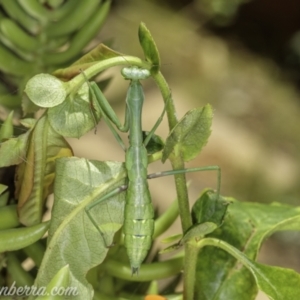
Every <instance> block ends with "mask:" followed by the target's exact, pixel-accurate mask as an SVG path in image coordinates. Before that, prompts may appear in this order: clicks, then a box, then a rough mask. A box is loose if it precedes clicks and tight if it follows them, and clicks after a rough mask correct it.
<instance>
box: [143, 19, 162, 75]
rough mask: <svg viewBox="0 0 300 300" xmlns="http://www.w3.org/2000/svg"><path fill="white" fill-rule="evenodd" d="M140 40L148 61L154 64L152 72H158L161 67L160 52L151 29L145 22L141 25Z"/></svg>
mask: <svg viewBox="0 0 300 300" xmlns="http://www.w3.org/2000/svg"><path fill="white" fill-rule="evenodd" d="M139 41H140V45H141V47H142V48H143V51H144V55H145V58H146V61H148V62H150V63H151V64H152V67H151V73H157V72H158V71H159V67H160V57H159V52H158V49H157V47H156V44H155V42H154V39H153V37H152V35H151V33H150V31H149V30H148V28H147V27H146V25H145V24H144V23H141V24H140V26H139Z"/></svg>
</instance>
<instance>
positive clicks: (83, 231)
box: [36, 157, 126, 300]
mask: <svg viewBox="0 0 300 300" xmlns="http://www.w3.org/2000/svg"><path fill="white" fill-rule="evenodd" d="M56 173H57V175H56V180H55V190H54V196H55V202H54V207H53V211H52V222H51V227H50V230H49V237H48V247H47V250H46V253H45V256H44V259H43V262H42V265H41V267H40V269H39V273H38V276H37V279H36V284H37V286H38V287H40V286H47V284H48V283H49V282H50V281H51V279H52V277H53V276H54V275H55V274H56V273H57V272H58V270H60V269H61V268H62V267H63V266H65V265H66V264H68V265H69V266H70V286H72V287H77V288H78V293H79V295H78V296H77V297H73V298H72V299H87V300H88V299H92V288H91V286H90V285H89V284H88V282H87V281H86V278H85V276H86V274H87V272H88V271H89V270H90V269H91V268H93V267H95V266H96V265H98V264H100V263H101V262H102V261H103V260H104V258H105V257H106V254H107V251H108V248H107V247H106V245H107V244H108V245H109V244H112V240H113V235H114V233H115V232H116V231H117V230H119V229H120V227H121V226H122V224H123V218H124V196H125V195H124V193H120V194H118V195H117V196H115V197H112V198H110V199H108V200H106V201H103V202H101V203H100V204H99V205H97V206H95V207H94V208H93V209H92V210H91V211H90V212H91V213H92V215H93V216H94V217H95V219H96V220H97V221H98V222H99V223H98V224H99V226H100V228H101V229H102V231H103V233H104V236H105V242H106V243H105V242H104V240H103V238H102V237H101V235H100V234H99V232H98V231H97V229H96V228H95V226H94V225H93V224H92V222H91V220H90V219H89V218H88V216H87V214H86V212H85V207H86V206H87V205H88V204H90V203H92V202H94V201H97V200H99V199H100V198H102V197H103V195H104V194H105V193H107V192H108V190H112V189H114V188H116V187H119V186H120V185H122V184H124V179H125V177H126V172H125V169H124V165H123V164H122V163H119V162H99V161H89V160H87V159H83V158H76V157H72V158H62V159H59V160H58V161H57V164H56Z"/></svg>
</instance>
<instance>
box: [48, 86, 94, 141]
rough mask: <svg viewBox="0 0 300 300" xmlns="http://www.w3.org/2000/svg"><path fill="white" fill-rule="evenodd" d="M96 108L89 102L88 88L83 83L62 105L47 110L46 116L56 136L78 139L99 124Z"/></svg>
mask: <svg viewBox="0 0 300 300" xmlns="http://www.w3.org/2000/svg"><path fill="white" fill-rule="evenodd" d="M96 108H97V106H95V109H94V107H92V103H91V102H90V101H89V87H88V85H87V84H86V83H85V84H83V85H82V87H81V88H80V89H79V90H78V92H77V93H76V94H75V95H72V94H70V95H69V96H68V97H67V98H66V101H64V102H63V103H62V104H60V105H57V106H55V107H52V108H49V109H48V111H47V115H48V118H49V123H50V125H51V126H52V128H53V129H54V130H55V131H56V132H57V133H58V134H60V135H62V136H64V137H74V138H80V137H81V136H82V135H84V134H85V133H87V132H88V131H90V130H91V129H92V128H93V127H95V126H96V125H97V123H98V122H99V120H100V112H99V111H97V110H96Z"/></svg>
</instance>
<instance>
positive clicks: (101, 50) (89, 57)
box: [52, 44, 124, 81]
mask: <svg viewBox="0 0 300 300" xmlns="http://www.w3.org/2000/svg"><path fill="white" fill-rule="evenodd" d="M118 56H124V54H122V53H119V52H117V51H115V50H113V49H111V48H109V47H107V46H105V45H104V44H99V45H97V46H96V47H95V48H93V49H92V50H91V51H90V52H88V53H86V54H85V55H84V56H82V57H81V58H80V59H79V60H77V61H75V62H74V63H73V64H72V65H71V66H70V67H68V68H65V69H59V70H56V71H55V72H53V73H52V74H53V75H54V76H56V77H57V78H60V79H61V80H63V81H68V80H70V79H72V78H73V77H75V76H77V75H78V74H79V73H80V70H83V71H84V70H86V69H88V68H89V67H91V66H93V65H94V64H95V63H98V62H100V61H104V60H106V59H109V58H113V57H118Z"/></svg>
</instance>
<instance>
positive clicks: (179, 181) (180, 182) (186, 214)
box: [152, 72, 198, 300]
mask: <svg viewBox="0 0 300 300" xmlns="http://www.w3.org/2000/svg"><path fill="white" fill-rule="evenodd" d="M152 76H153V79H154V80H155V82H156V84H157V85H158V87H159V89H160V91H161V94H162V96H163V99H164V102H165V105H166V113H167V117H168V122H169V128H170V131H171V130H172V129H173V128H174V127H175V126H176V124H177V123H178V120H177V117H176V111H175V106H174V102H173V100H172V95H171V91H170V88H169V86H168V84H167V82H166V80H165V79H164V77H163V75H162V74H161V73H160V72H158V73H156V74H152ZM169 159H170V161H171V164H172V167H173V169H174V170H178V169H184V168H185V167H184V160H183V158H182V157H181V156H180V155H175V154H172V155H170V157H169ZM174 177H175V186H176V193H177V199H178V208H179V215H180V219H181V226H182V231H183V234H184V233H185V232H186V231H187V230H188V229H189V228H190V227H191V226H192V217H191V215H190V205H189V198H188V191H187V184H186V178H185V174H176V175H174ZM197 254H198V250H197V248H196V247H195V245H193V244H189V243H186V244H185V259H184V295H185V297H184V299H185V300H192V299H193V295H194V283H195V276H196V272H195V271H196V262H197ZM186 258H188V259H186Z"/></svg>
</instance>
